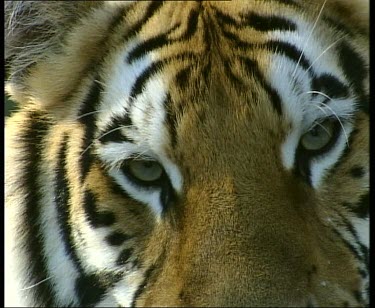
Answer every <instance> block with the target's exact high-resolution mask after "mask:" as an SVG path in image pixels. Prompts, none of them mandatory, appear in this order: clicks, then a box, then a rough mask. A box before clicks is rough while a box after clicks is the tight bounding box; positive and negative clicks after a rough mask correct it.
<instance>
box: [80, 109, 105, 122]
mask: <svg viewBox="0 0 375 308" xmlns="http://www.w3.org/2000/svg"><path fill="white" fill-rule="evenodd" d="M99 112H103V111H102V110H95V111H91V112H87V113H84V114H82V115H80V116H79V117H77V118H76V120H79V119H82V118H84V117H87V116H89V115H92V114H95V113H99Z"/></svg>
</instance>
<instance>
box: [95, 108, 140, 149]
mask: <svg viewBox="0 0 375 308" xmlns="http://www.w3.org/2000/svg"><path fill="white" fill-rule="evenodd" d="M132 125H133V123H132V120H131V118H130V115H129V112H127V111H126V113H125V115H124V116H122V117H114V118H113V119H112V122H111V124H110V125H109V126H108V127H106V128H105V129H103V130H102V131H101V132H100V133H99V141H100V142H102V143H107V142H132V141H133V140H132V139H131V138H129V137H127V136H125V135H124V134H123V133H121V130H120V129H118V130H115V129H116V128H120V127H123V126H132Z"/></svg>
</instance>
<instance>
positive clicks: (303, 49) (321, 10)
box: [292, 0, 327, 77]
mask: <svg viewBox="0 0 375 308" xmlns="http://www.w3.org/2000/svg"><path fill="white" fill-rule="evenodd" d="M326 2H327V0H324V2H323V4H322V7H321V8H320V11H319V14H318V16H317V18H316V20H315V23H314V25H313V27H312V29H311V31H310V33H309V36H308V37H307V40H306V41H305V44H304V45H303V48H302V51H301V54H300V56H299V58H298V61H297V64H296V67H295V69H294V71H293V73H292V77H294V76H295V74H296V72H297V68H298V65H299V63H300V62H301V59H302V56H303V54H304V53H305V49H306V47H307V44H308V42H309V41H310V38H311V36H312V34H313V32H314V30H315V27H316V25H317V24H318V21H319V19H320V15H321V14H322V12H323V9H324V6H325V4H326Z"/></svg>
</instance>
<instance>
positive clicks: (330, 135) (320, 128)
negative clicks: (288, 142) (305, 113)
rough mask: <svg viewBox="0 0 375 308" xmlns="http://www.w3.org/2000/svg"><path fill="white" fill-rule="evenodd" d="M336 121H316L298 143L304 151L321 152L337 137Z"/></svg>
mask: <svg viewBox="0 0 375 308" xmlns="http://www.w3.org/2000/svg"><path fill="white" fill-rule="evenodd" d="M337 136H338V132H337V122H336V121H333V120H332V119H326V120H325V121H323V122H321V123H316V125H315V126H314V127H312V128H311V129H310V130H309V131H308V132H307V133H305V134H304V135H303V136H302V137H301V140H300V145H301V147H302V148H303V149H304V150H305V151H312V152H323V151H325V150H326V149H327V148H328V147H330V146H331V145H332V143H333V142H334V141H335V140H336V139H337Z"/></svg>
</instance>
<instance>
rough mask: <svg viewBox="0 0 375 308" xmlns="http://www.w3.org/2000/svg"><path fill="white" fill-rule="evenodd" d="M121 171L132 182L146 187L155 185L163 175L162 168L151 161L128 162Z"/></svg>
mask: <svg viewBox="0 0 375 308" xmlns="http://www.w3.org/2000/svg"><path fill="white" fill-rule="evenodd" d="M122 169H123V171H124V172H125V174H126V175H127V176H129V177H130V178H131V179H132V180H134V181H136V182H138V184H141V185H146V186H147V185H153V184H155V183H156V182H158V181H159V180H160V179H161V178H162V177H163V175H164V169H163V167H162V166H161V165H160V164H159V163H158V162H157V161H155V160H151V159H131V160H128V161H127V162H126V163H125V164H124V166H123V168H122Z"/></svg>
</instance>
